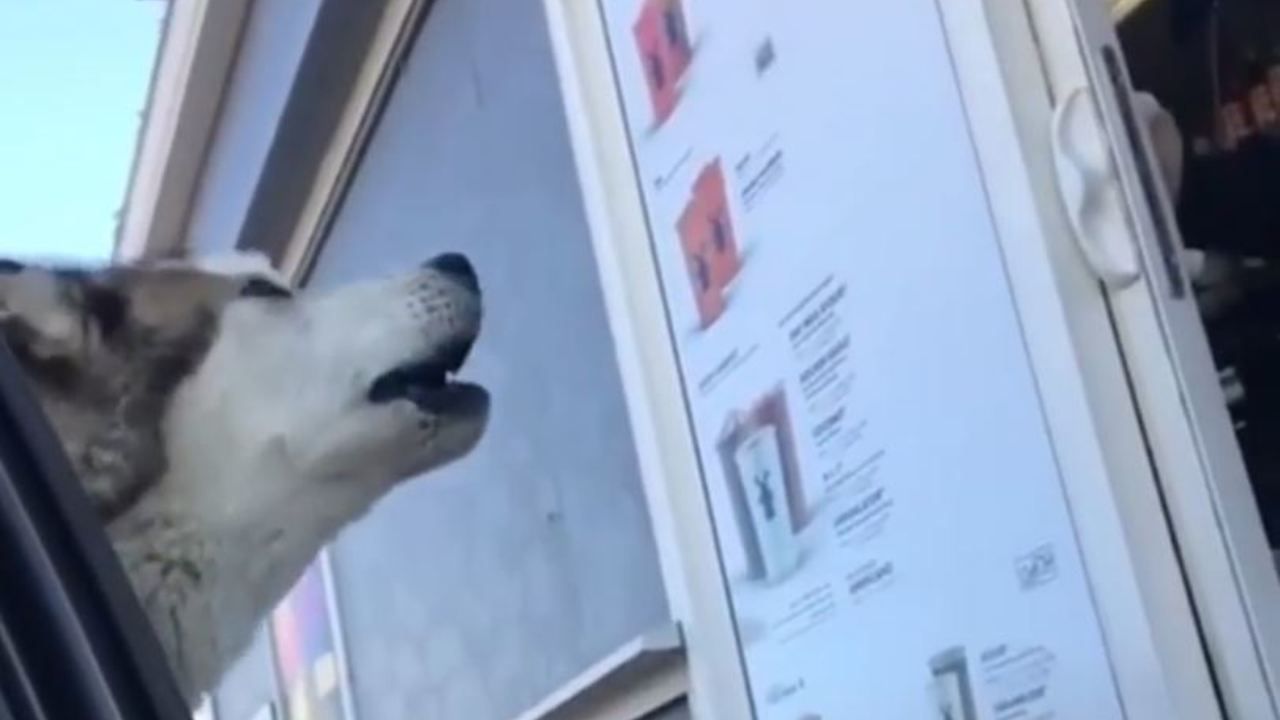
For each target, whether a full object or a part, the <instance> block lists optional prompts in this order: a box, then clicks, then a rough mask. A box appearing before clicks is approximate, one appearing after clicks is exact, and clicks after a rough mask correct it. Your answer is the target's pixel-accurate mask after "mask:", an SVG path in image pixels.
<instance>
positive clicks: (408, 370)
mask: <svg viewBox="0 0 1280 720" xmlns="http://www.w3.org/2000/svg"><path fill="white" fill-rule="evenodd" d="M470 349H471V348H470V344H469V343H468V344H466V345H460V346H458V347H456V348H452V349H450V350H447V351H445V352H441V353H437V354H436V355H434V356H432V357H430V358H427V359H421V360H413V361H410V362H407V363H404V364H402V365H398V366H396V367H394V368H392V369H390V370H388V371H386V372H384V373H383V374H381V375H379V376H378V377H377V378H375V379H374V381H373V383H372V384H370V385H369V391H368V399H369V402H371V403H374V404H384V403H390V402H395V401H398V400H408V401H409V402H412V403H413V404H414V405H417V406H418V408H419V409H421V410H422V411H424V412H429V413H433V414H449V415H457V414H475V413H481V412H484V411H485V410H486V409H487V408H488V400H489V396H488V393H487V392H485V390H484V389H483V388H481V387H480V386H479V385H476V384H474V383H469V382H463V381H460V380H458V379H457V374H458V372H459V371H460V370H461V369H462V365H463V363H464V362H465V361H466V357H467V353H468V352H469V351H470Z"/></svg>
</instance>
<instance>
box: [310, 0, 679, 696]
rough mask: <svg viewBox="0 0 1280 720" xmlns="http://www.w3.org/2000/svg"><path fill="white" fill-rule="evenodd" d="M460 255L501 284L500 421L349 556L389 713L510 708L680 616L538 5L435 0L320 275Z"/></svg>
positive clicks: (322, 283) (353, 625)
mask: <svg viewBox="0 0 1280 720" xmlns="http://www.w3.org/2000/svg"><path fill="white" fill-rule="evenodd" d="M445 250H461V251H463V252H466V253H467V254H468V255H469V256H471V258H472V260H473V261H474V262H475V264H476V266H477V268H478V270H479V273H480V275H481V280H482V283H483V285H484V287H485V289H486V308H487V312H488V315H487V317H486V327H485V330H484V333H483V335H482V338H481V341H480V343H479V344H478V345H477V347H476V349H475V350H474V351H473V353H472V356H471V357H472V359H471V360H470V362H469V364H468V370H467V371H466V375H467V376H468V377H469V378H474V379H478V380H479V381H481V382H483V383H484V384H486V385H487V386H488V387H489V388H490V390H491V391H492V393H493V396H494V411H493V418H492V423H491V427H490V431H489V433H488V435H487V437H486V439H485V440H484V441H483V443H482V444H481V446H480V447H479V448H478V450H477V451H476V452H475V453H474V454H473V455H471V456H470V457H469V458H467V459H466V460H464V461H462V462H460V463H458V464H456V465H454V466H451V467H449V468H447V469H445V470H444V471H442V472H438V473H435V474H433V475H432V476H431V477H429V478H423V479H421V480H419V481H417V482H414V483H411V484H409V485H408V486H407V487H404V488H403V489H401V490H398V491H397V492H396V493H395V494H393V495H392V496H391V497H390V498H389V499H387V500H386V501H384V502H383V503H382V504H381V505H380V506H379V507H378V508H376V510H375V512H374V514H373V515H372V517H370V518H368V520H367V521H364V522H361V523H360V524H358V525H357V526H356V527H354V528H352V529H351V530H350V531H348V532H347V533H346V534H345V535H344V537H342V538H341V539H340V541H339V542H338V543H337V546H336V548H335V558H334V559H335V565H336V575H337V584H338V593H339V599H340V603H341V605H342V609H343V616H344V621H345V623H346V626H347V634H348V638H347V644H348V649H349V653H350V664H351V667H352V672H353V675H354V677H355V698H356V704H357V709H358V711H359V713H360V715H361V717H364V718H370V719H376V720H395V719H398V718H405V719H408V718H413V719H417V718H432V719H433V720H507V719H508V718H511V717H514V716H515V715H516V714H518V712H519V711H521V710H523V709H525V708H527V707H528V706H530V705H531V704H532V703H533V702H535V701H536V700H538V699H540V698H541V697H542V696H544V695H545V694H546V693H548V692H550V691H551V690H553V689H554V688H556V687H557V686H559V685H560V684H561V683H563V682H564V681H565V680H567V679H568V678H570V677H572V676H573V675H575V674H577V673H578V672H579V671H581V670H582V669H584V668H585V667H586V666H588V665H589V664H591V663H592V662H594V661H596V660H598V659H599V658H601V657H602V656H604V655H605V654H607V653H608V652H610V651H611V650H613V649H615V648H616V647H618V646H619V645H621V644H622V643H624V642H626V641H627V640H629V639H631V638H633V637H634V636H636V635H638V634H639V633H641V632H643V631H645V630H647V629H649V628H651V627H653V626H654V625H656V624H658V623H659V622H662V621H664V620H665V619H666V618H667V616H668V609H667V606H666V601H665V593H664V591H663V588H662V583H661V579H660V576H659V568H658V562H657V556H656V549H655V547H654V542H653V540H652V533H651V530H650V525H649V518H648V515H647V512H646V508H645V502H644V497H643V492H642V488H641V483H640V479H639V474H638V470H637V464H636V458H635V455H634V447H633V441H632V436H631V431H630V427H629V425H628V422H627V416H626V411H625V407H624V402H623V395H622V389H621V384H620V380H619V377H618V373H617V366H616V362H615V357H614V349H613V345H612V340H611V338H610V335H609V330H608V325H607V322H606V317H605V312H604V308H603V301H602V297H601V290H600V287H599V284H598V279H597V275H596V270H595V265H594V259H593V257H592V251H591V246H590V239H589V236H588V232H587V227H586V224H585V220H584V216H583V208H582V204H581V198H580V196H579V193H578V190H577V181H576V175H575V172H574V167H573V160H572V156H571V150H570V147H569V143H568V138H567V131H566V128H565V123H564V117H563V109H562V106H561V100H560V97H559V90H558V84H557V80H556V76H555V71H554V67H553V64H552V58H551V50H550V47H549V41H548V38H547V32H546V27H545V21H544V18H543V17H542V11H541V4H540V3H538V2H536V1H535V0H519V2H513V1H512V0H439V2H437V3H436V4H435V5H434V7H433V9H432V11H431V15H430V17H429V18H428V20H427V22H426V25H425V27H424V30H423V34H422V36H421V37H420V38H419V39H418V42H417V43H416V46H415V48H414V50H413V52H412V54H411V56H410V57H409V59H408V62H407V65H406V67H405V69H404V74H403V75H402V76H401V79H400V80H399V83H398V85H397V87H396V89H395V91H394V94H393V96H392V99H391V101H390V103H389V106H388V108H387V110H386V114H385V116H384V117H383V119H382V121H381V124H380V125H379V128H378V131H377V135H376V137H375V138H374V140H373V142H372V145H371V147H370V148H369V150H368V154H367V156H366V157H365V159H364V160H363V162H362V164H361V166H360V168H359V170H358V172H357V174H356V176H355V179H354V184H353V186H352V188H351V191H350V194H349V196H348V198H347V199H346V201H345V205H344V206H343V208H342V210H341V212H340V213H339V215H338V217H337V221H336V224H335V226H334V228H333V230H332V233H331V236H330V238H329V240H328V242H327V244H326V246H325V248H324V250H323V251H322V253H321V255H320V258H319V262H318V266H317V268H316V270H315V274H314V277H313V280H312V285H313V287H316V288H323V287H326V286H332V285H336V284H338V283H342V282H346V281H350V280H354V279H357V278H361V277H365V276H368V275H371V274H375V273H381V272H384V271H396V270H402V269H404V268H406V267H409V266H412V265H413V264H415V263H417V262H420V261H422V260H424V259H426V258H427V257H429V256H431V255H433V254H434V253H437V252H441V251H445Z"/></svg>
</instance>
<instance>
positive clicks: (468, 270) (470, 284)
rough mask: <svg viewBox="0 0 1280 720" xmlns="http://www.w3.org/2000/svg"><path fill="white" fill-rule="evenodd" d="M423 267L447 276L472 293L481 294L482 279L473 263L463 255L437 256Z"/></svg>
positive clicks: (450, 253)
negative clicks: (477, 275) (477, 274)
mask: <svg viewBox="0 0 1280 720" xmlns="http://www.w3.org/2000/svg"><path fill="white" fill-rule="evenodd" d="M423 267H425V268H428V269H430V270H435V271H436V272H438V273H440V274H442V275H446V276H448V277H449V278H451V279H452V280H453V281H454V282H456V283H458V284H459V285H461V286H463V287H465V288H467V289H468V290H470V291H472V292H476V293H478V292H480V279H479V278H478V277H476V269H475V268H474V267H472V266H471V261H470V260H468V259H467V256H466V255H463V254H462V253H456V252H449V253H443V254H440V255H437V256H435V257H433V258H431V259H430V260H428V261H426V262H425V263H423Z"/></svg>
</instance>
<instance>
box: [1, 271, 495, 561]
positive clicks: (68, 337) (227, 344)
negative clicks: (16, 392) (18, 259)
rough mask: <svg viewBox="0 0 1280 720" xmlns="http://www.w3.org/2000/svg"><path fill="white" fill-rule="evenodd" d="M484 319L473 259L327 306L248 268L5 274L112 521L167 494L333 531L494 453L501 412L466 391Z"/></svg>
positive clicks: (4, 285) (13, 327)
mask: <svg viewBox="0 0 1280 720" xmlns="http://www.w3.org/2000/svg"><path fill="white" fill-rule="evenodd" d="M480 320H481V292H480V288H479V283H478V281H477V279H476V275H475V272H474V270H473V269H472V267H471V265H470V264H469V263H468V262H467V260H466V258H464V257H463V256H461V255H457V254H446V255H441V256H439V257H436V258H435V259H433V260H431V261H428V262H427V263H424V264H423V265H422V266H421V267H419V268H417V269H416V270H415V271H413V272H411V273H407V274H404V275H402V276H400V277H396V278H391V279H385V280H377V281H372V282H366V283H363V284H357V285H352V286H348V287H345V288H341V289H338V290H335V291H333V292H329V293H321V294H299V293H295V292H294V291H293V290H292V289H291V288H289V287H288V285H287V284H286V283H284V282H283V281H282V280H281V278H279V277H278V276H277V275H275V273H273V272H272V271H271V270H270V268H269V266H268V265H267V264H266V263H265V262H264V261H258V260H255V259H254V258H252V257H244V256H239V257H237V258H235V259H234V261H232V262H230V263H227V262H221V263H209V264H205V265H195V264H183V263H175V262H157V263H151V264H147V265H137V266H117V267H107V268H102V269H97V270H82V269H75V270H70V269H50V268H44V267H36V266H29V265H21V264H18V263H13V262H6V263H0V332H2V333H3V335H4V337H5V339H6V340H7V342H8V343H9V345H10V347H11V348H12V349H13V351H14V353H15V355H16V356H17V357H18V358H19V360H20V362H21V364H22V366H23V367H24V368H25V370H26V371H27V374H28V376H29V378H30V380H31V381H32V383H33V384H34V386H35V388H36V390H37V394H38V396H39V397H40V399H41V401H42V403H43V404H44V406H45V408H46V411H47V412H48V414H49V416H50V419H51V420H52V421H53V424H54V427H55V429H56V430H57V432H58V434H59V436H60V437H61V439H62V440H63V442H64V445H66V446H67V450H68V454H69V455H70V456H71V459H72V461H73V464H74V465H75V466H76V469H77V470H78V471H79V472H80V474H81V477H82V480H83V481H84V482H85V484H86V486H87V487H88V488H89V489H90V492H91V495H93V496H94V499H95V501H97V502H98V505H99V509H100V510H101V511H103V512H104V513H105V514H107V515H108V516H109V517H112V516H115V515H117V514H120V513H122V512H124V511H126V510H127V509H128V507H129V506H130V503H131V502H132V501H133V500H134V499H136V497H137V496H138V495H139V494H140V493H141V492H144V491H146V490H147V489H148V488H150V487H152V486H154V485H156V484H157V483H159V482H161V480H162V479H163V480H164V482H165V483H167V484H174V485H177V486H179V487H180V492H182V493H184V495H185V496H186V497H187V498H188V500H189V504H191V505H199V506H200V507H202V508H204V509H205V510H204V511H206V512H210V513H218V514H220V515H221V516H224V517H225V519H226V520H227V522H231V521H232V519H235V520H236V521H237V522H241V523H243V522H244V519H245V518H251V519H254V520H253V521H254V522H256V527H262V526H264V525H279V526H280V528H286V527H288V526H289V520H288V518H289V516H290V515H291V514H293V513H296V512H310V513H312V514H313V515H315V514H317V513H319V514H322V515H331V516H332V517H328V518H325V519H324V522H320V521H319V520H316V521H314V522H312V524H313V525H316V527H315V529H314V531H315V533H319V534H325V533H327V532H331V531H333V530H336V529H337V527H338V526H340V525H341V524H342V523H343V522H346V521H349V520H350V519H352V518H351V517H350V516H352V515H354V514H358V513H359V512H360V511H361V510H362V509H363V508H364V507H365V506H367V505H368V504H369V503H371V502H372V501H373V500H376V499H377V497H379V496H381V495H382V494H383V493H385V491H386V490H387V489H388V488H389V487H390V485H392V484H394V483H395V482H397V481H399V480H402V479H405V478H407V477H410V476H413V475H416V474H419V473H421V472H423V471H426V470H429V469H432V468H434V467H436V466H439V465H442V464H444V463H446V462H449V461H451V460H454V459H457V458H459V457H461V456H462V455H464V454H465V453H467V452H468V451H469V450H470V449H471V448H472V447H474V445H475V444H476V443H477V442H478V440H479V439H480V437H481V435H482V433H483V430H484V427H485V425H486V421H487V416H488V406H489V399H488V395H487V393H486V392H485V390H484V389H482V388H481V387H479V386H477V385H473V384H469V383H463V382H457V381H455V380H454V379H453V377H452V376H453V375H454V374H455V373H456V372H457V371H458V370H459V369H460V368H461V367H462V364H463V362H464V361H465V359H466V357H467V354H468V352H469V351H470V349H471V346H472V344H473V343H474V342H475V341H476V338H477V335H478V333H479V329H480ZM197 499H198V502H197ZM277 530H279V528H278V529H277ZM321 539H323V538H321ZM313 541H315V540H310V539H309V540H307V541H306V542H303V543H302V544H303V545H307V544H309V543H311V542H313ZM314 549H315V548H311V550H312V551H314Z"/></svg>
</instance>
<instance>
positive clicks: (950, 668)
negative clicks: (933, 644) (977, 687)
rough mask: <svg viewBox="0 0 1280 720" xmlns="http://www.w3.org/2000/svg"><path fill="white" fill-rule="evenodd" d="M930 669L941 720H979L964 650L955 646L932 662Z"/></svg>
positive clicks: (939, 719)
mask: <svg viewBox="0 0 1280 720" xmlns="http://www.w3.org/2000/svg"><path fill="white" fill-rule="evenodd" d="M929 669H930V670H932V671H933V682H932V683H930V689H931V690H932V692H933V699H934V702H935V703H936V704H937V708H938V715H937V717H938V720H978V709H977V706H976V704H975V703H974V700H973V686H972V684H971V683H970V680H969V663H968V661H967V660H966V659H965V655H964V648H960V647H954V648H949V649H947V650H944V651H943V652H940V653H938V654H937V655H935V656H933V659H932V660H930V661H929Z"/></svg>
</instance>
